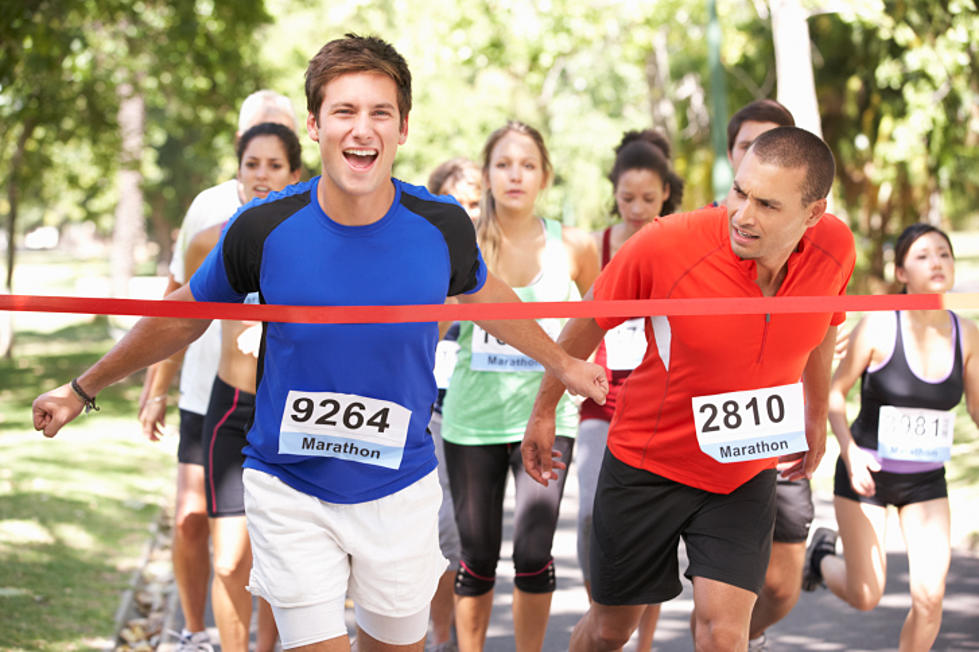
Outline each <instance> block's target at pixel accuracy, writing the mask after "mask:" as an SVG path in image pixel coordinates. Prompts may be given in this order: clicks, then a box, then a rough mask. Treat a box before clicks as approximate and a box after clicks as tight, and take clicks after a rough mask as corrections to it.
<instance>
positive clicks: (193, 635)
mask: <svg viewBox="0 0 979 652" xmlns="http://www.w3.org/2000/svg"><path fill="white" fill-rule="evenodd" d="M177 652H214V647H213V646H212V645H211V637H210V636H208V634H207V632H206V631H205V632H190V631H189V630H187V629H184V631H182V632H180V640H178V641H177Z"/></svg>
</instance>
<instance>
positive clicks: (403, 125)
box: [398, 116, 408, 145]
mask: <svg viewBox="0 0 979 652" xmlns="http://www.w3.org/2000/svg"><path fill="white" fill-rule="evenodd" d="M407 140H408V116H405V119H404V120H402V121H401V135H400V136H399V138H398V144H399V145H404V144H405V141H407Z"/></svg>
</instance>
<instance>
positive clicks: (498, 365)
mask: <svg viewBox="0 0 979 652" xmlns="http://www.w3.org/2000/svg"><path fill="white" fill-rule="evenodd" d="M537 323H538V324H540V326H541V328H543V329H544V332H546V333H547V334H548V335H549V336H550V337H551V339H552V340H553V339H557V336H558V333H560V332H561V321H560V320H559V319H538V320H537ZM469 368H470V369H472V370H473V371H544V367H543V366H542V365H541V364H540V363H539V362H537V361H536V360H534V359H533V358H531V357H528V356H526V355H524V354H523V353H521V352H520V351H518V350H517V349H515V348H513V347H512V346H510V345H509V344H507V343H506V342H504V341H503V340H499V339H497V338H495V337H493V336H492V335H490V334H489V333H487V332H486V331H484V330H483V329H482V328H480V327H479V326H478V325H476V324H473V337H472V358H471V359H470V361H469Z"/></svg>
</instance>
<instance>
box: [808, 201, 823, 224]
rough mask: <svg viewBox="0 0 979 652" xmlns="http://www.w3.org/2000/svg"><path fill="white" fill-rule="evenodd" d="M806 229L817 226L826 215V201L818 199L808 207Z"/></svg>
mask: <svg viewBox="0 0 979 652" xmlns="http://www.w3.org/2000/svg"><path fill="white" fill-rule="evenodd" d="M806 213H807V214H806V228H807V229H808V228H810V227H813V226H815V225H816V223H817V222H819V220H821V219H822V218H823V215H825V214H826V199H825V198H824V199H817V200H816V201H814V202H813V203H811V204H809V206H807V207H806Z"/></svg>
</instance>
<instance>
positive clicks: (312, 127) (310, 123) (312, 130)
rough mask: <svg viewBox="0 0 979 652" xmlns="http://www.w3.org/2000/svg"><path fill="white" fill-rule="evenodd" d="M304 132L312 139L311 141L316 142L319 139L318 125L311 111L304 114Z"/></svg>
mask: <svg viewBox="0 0 979 652" xmlns="http://www.w3.org/2000/svg"><path fill="white" fill-rule="evenodd" d="M306 133H307V134H309V137H310V138H312V139H313V142H317V143H318V142H319V141H320V127H319V125H318V124H317V122H316V116H315V115H314V114H313V112H312V111H310V112H309V113H308V114H306Z"/></svg>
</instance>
